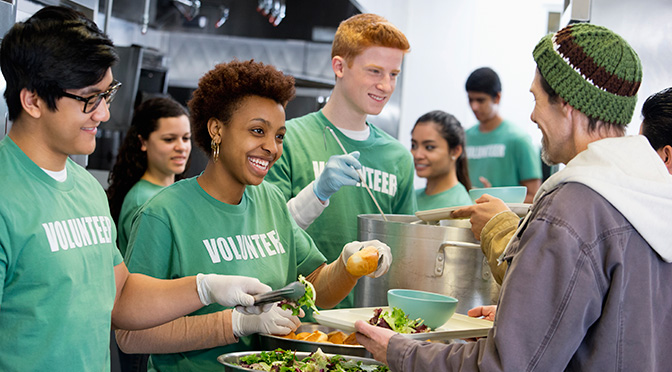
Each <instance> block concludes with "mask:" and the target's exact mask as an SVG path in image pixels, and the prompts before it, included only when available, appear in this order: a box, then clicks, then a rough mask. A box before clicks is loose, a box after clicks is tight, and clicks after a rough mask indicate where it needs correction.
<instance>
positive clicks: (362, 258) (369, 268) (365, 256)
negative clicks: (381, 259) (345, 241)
mask: <svg viewBox="0 0 672 372" xmlns="http://www.w3.org/2000/svg"><path fill="white" fill-rule="evenodd" d="M345 268H346V270H348V272H349V273H350V274H352V275H354V276H363V275H367V274H370V273H372V272H374V271H376V269H377V268H378V250H377V249H376V247H374V246H368V247H366V248H363V249H360V250H359V251H357V252H355V253H354V254H353V255H352V256H350V257H349V258H348V264H347V265H345Z"/></svg>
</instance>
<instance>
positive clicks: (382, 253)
mask: <svg viewBox="0 0 672 372" xmlns="http://www.w3.org/2000/svg"><path fill="white" fill-rule="evenodd" d="M370 245H371V246H374V247H376V249H377V250H378V268H377V269H376V271H374V272H372V273H371V274H368V275H367V276H368V277H371V278H377V277H379V276H381V275H383V274H385V273H386V272H387V270H389V269H390V265H392V251H391V250H390V247H388V246H387V244H385V243H383V242H381V241H380V240H367V241H365V242H358V241H354V242H350V243H348V244H346V245H345V246H344V247H343V252H342V253H341V259H342V260H343V264H344V265H346V266H347V265H348V258H350V256H352V255H353V254H355V252H357V251H359V250H360V249H362V248H364V247H368V246H370Z"/></svg>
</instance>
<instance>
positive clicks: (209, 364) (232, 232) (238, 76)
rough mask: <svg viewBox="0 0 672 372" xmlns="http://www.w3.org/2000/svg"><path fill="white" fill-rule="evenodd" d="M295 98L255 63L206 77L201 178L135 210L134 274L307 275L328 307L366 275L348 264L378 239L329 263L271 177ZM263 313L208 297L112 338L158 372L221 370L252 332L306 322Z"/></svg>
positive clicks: (275, 281) (254, 345) (278, 279)
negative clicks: (191, 309)
mask: <svg viewBox="0 0 672 372" xmlns="http://www.w3.org/2000/svg"><path fill="white" fill-rule="evenodd" d="M293 96H294V79H293V78H292V77H291V76H287V75H284V74H283V73H282V72H280V71H278V70H276V69H275V68H274V67H273V66H270V65H265V64H263V63H258V62H254V61H245V62H240V61H233V62H229V63H223V64H220V65H217V66H215V68H214V69H213V70H211V71H209V72H208V73H206V74H205V75H204V76H203V77H202V78H201V79H200V81H199V84H198V89H196V91H195V92H194V95H193V98H192V99H191V101H189V108H190V110H191V113H192V135H193V138H194V140H195V142H196V144H197V145H199V146H200V147H201V148H203V150H205V152H206V153H207V154H208V155H209V160H208V164H207V165H206V168H205V170H204V171H203V173H202V174H201V175H200V176H198V177H194V178H190V179H186V180H182V181H179V182H176V183H175V184H173V185H171V186H168V187H166V188H165V189H163V190H162V191H160V192H159V193H158V194H157V195H156V196H155V197H154V198H153V199H152V200H150V201H149V202H148V203H147V204H145V205H144V206H143V208H142V209H141V210H140V212H139V213H138V214H137V215H136V218H135V221H134V224H133V230H132V233H131V241H130V242H129V246H128V252H127V256H126V258H127V262H128V265H129V267H130V268H131V270H133V271H137V272H141V273H144V274H147V275H151V276H154V277H158V278H176V277H181V276H184V275H189V274H188V273H191V272H210V273H227V274H231V275H242V276H254V277H256V278H258V279H259V280H260V281H262V282H263V283H266V284H268V285H270V286H271V287H272V288H281V287H284V286H285V285H287V284H288V283H290V282H293V281H296V279H297V278H298V277H299V275H303V276H305V277H306V278H307V280H308V281H310V282H311V283H312V284H313V285H314V287H315V290H316V293H317V298H316V303H317V305H318V306H321V307H326V308H329V307H333V306H335V305H336V304H337V303H338V302H340V301H341V300H342V299H343V298H344V297H345V296H346V295H347V294H348V293H349V292H350V291H351V290H352V288H353V287H354V286H355V284H356V283H357V279H358V278H359V277H360V276H361V275H362V274H361V273H360V274H358V275H353V274H351V273H350V272H348V270H347V269H346V266H345V263H346V262H347V259H348V258H349V257H350V256H351V255H353V254H354V253H355V252H357V251H358V250H359V248H361V247H362V246H363V245H364V244H366V246H368V245H374V246H375V245H378V246H380V247H381V250H382V251H383V252H386V254H387V255H389V247H387V246H386V245H384V244H382V243H380V242H377V241H374V242H362V243H360V242H354V243H350V244H348V245H346V246H345V247H344V248H343V253H342V255H341V257H339V259H337V260H335V261H334V262H332V263H330V264H329V265H327V264H326V259H325V258H324V256H323V255H322V253H320V251H319V250H318V249H317V247H316V246H315V243H314V242H313V240H312V239H311V238H310V236H309V235H308V234H307V233H306V232H305V231H303V230H302V229H301V228H299V227H298V226H297V225H296V223H295V222H294V219H293V218H292V217H291V215H290V214H289V210H288V209H287V205H286V203H285V200H284V198H283V196H282V194H281V193H280V190H279V189H278V188H277V187H276V186H274V185H271V184H270V183H267V182H264V177H265V176H266V174H267V173H268V170H269V169H270V168H271V166H272V165H273V163H275V162H276V161H277V160H278V158H280V156H281V155H282V143H283V138H284V135H285V130H286V129H285V105H286V104H287V102H288V101H289V100H290V99H291V98H292V97H293ZM157 247H161V248H157ZM376 269H377V268H373V269H372V270H370V271H369V272H366V273H364V274H372V273H373V271H375V270H376ZM379 271H381V272H384V270H379ZM381 275H382V274H381ZM267 309H268V311H267V312H265V313H262V314H259V315H250V314H245V313H242V312H240V311H239V310H238V309H237V308H236V309H226V308H224V307H222V306H219V305H216V304H213V305H210V306H207V307H205V308H203V309H201V310H199V311H198V312H195V313H193V314H191V315H192V316H188V317H185V318H181V319H178V320H176V321H174V322H172V323H169V324H167V325H164V326H160V327H156V328H153V329H149V330H145V331H134V332H127V331H119V332H117V341H118V343H119V345H120V347H121V349H122V350H123V351H126V352H134V353H152V355H151V358H150V363H151V364H152V365H153V366H154V367H155V369H157V370H161V371H172V370H190V371H196V370H198V371H219V370H221V365H220V364H219V363H218V362H217V357H218V356H219V355H222V354H224V353H228V352H233V351H240V350H253V349H258V348H259V346H258V345H259V344H258V337H257V335H256V334H257V333H266V334H281V335H286V334H288V333H290V332H291V331H293V330H295V329H296V328H297V327H298V326H299V325H300V321H299V318H298V317H297V316H293V315H292V312H291V311H290V310H283V309H282V308H281V307H279V306H269V307H268V308H267ZM175 335H179V337H176V336H175Z"/></svg>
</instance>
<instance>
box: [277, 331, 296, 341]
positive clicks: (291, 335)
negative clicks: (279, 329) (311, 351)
mask: <svg viewBox="0 0 672 372" xmlns="http://www.w3.org/2000/svg"><path fill="white" fill-rule="evenodd" d="M280 337H284V338H290V339H292V340H295V339H296V333H294V331H291V332H289V334H288V335H284V336H282V335H280Z"/></svg>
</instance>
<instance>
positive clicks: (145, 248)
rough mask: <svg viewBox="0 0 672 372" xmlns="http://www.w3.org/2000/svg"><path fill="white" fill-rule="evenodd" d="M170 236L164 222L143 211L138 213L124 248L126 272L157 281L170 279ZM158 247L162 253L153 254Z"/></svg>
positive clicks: (167, 226)
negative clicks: (151, 277) (139, 274)
mask: <svg viewBox="0 0 672 372" xmlns="http://www.w3.org/2000/svg"><path fill="white" fill-rule="evenodd" d="M172 234H173V233H172V231H171V229H170V227H169V225H168V224H167V223H166V222H165V221H163V220H161V219H160V218H158V217H157V216H155V215H152V214H149V213H147V212H146V211H145V210H142V211H141V212H139V213H138V214H137V215H136V217H135V219H134V220H133V227H132V229H131V235H130V237H129V240H128V247H127V248H126V257H125V258H126V266H128V270H129V271H130V272H134V273H142V274H145V275H149V276H153V277H155V278H159V279H171V278H170V268H171V260H172V256H173V255H172V254H171V253H172V247H173V238H172V236H173V235H172ZM158 247H161V249H162V250H163V252H161V253H157V252H155V250H156V249H158Z"/></svg>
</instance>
